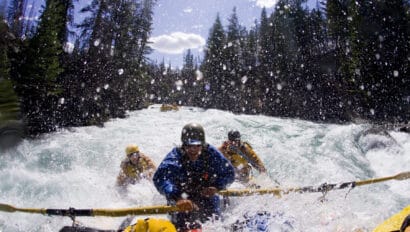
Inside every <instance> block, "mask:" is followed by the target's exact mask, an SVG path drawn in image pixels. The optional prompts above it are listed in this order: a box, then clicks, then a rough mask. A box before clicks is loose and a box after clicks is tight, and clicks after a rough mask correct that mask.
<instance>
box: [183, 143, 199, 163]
mask: <svg viewBox="0 0 410 232" xmlns="http://www.w3.org/2000/svg"><path fill="white" fill-rule="evenodd" d="M185 152H186V155H187V156H188V159H189V160H190V161H196V160H197V159H198V158H199V156H200V155H201V152H202V145H186V146H185Z"/></svg>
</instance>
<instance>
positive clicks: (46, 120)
mask: <svg viewBox="0 0 410 232" xmlns="http://www.w3.org/2000/svg"><path fill="white" fill-rule="evenodd" d="M305 3H306V1H302V0H280V1H279V2H278V4H277V6H276V7H275V9H274V10H273V11H272V13H270V14H269V13H268V12H267V11H266V10H265V9H263V10H262V11H261V16H260V19H259V20H256V21H255V26H254V27H252V28H250V29H247V28H245V27H243V26H242V25H240V24H239V19H238V17H237V14H236V10H235V9H233V11H232V14H231V16H230V17H229V19H228V25H226V26H224V25H222V23H221V20H220V18H219V16H217V17H216V19H215V22H214V24H213V26H212V28H210V31H209V37H208V40H207V44H206V49H205V52H204V56H203V59H202V60H200V59H199V58H195V57H194V56H193V55H192V53H191V51H189V50H188V51H187V53H186V54H185V55H184V58H183V59H184V65H183V67H182V68H181V69H176V70H174V69H171V65H170V64H164V62H162V63H160V64H158V63H153V62H150V61H149V60H148V58H147V55H148V54H149V53H150V52H151V50H150V47H149V41H148V39H149V37H150V33H151V30H152V28H151V27H152V18H153V17H155V16H154V15H153V7H155V4H156V1H155V0H121V1H118V0H93V1H90V3H89V5H87V6H85V7H84V8H83V9H82V10H81V11H82V12H83V13H86V14H85V15H87V17H86V18H85V19H84V20H83V21H82V22H81V23H79V24H77V25H75V24H74V20H73V17H74V15H73V9H74V4H75V1H72V0H71V1H69V0H46V1H45V2H44V8H43V10H42V11H41V17H40V19H39V21H38V22H36V23H33V22H31V21H25V20H21V19H22V16H24V14H27V13H29V14H33V13H32V12H27V9H26V8H25V7H26V4H27V2H26V1H24V0H14V1H11V2H10V4H9V5H7V6H6V5H3V6H0V12H2V14H1V15H0V16H1V18H2V20H1V22H0V32H1V33H0V48H1V50H0V74H1V76H0V90H1V92H0V119H1V120H3V121H4V120H11V119H22V120H23V121H24V122H25V124H26V125H27V132H28V133H29V134H38V133H43V132H49V131H54V130H56V129H57V128H59V127H66V126H80V125H102V124H103V122H105V121H106V120H108V119H109V118H113V117H125V116H126V112H127V110H136V109H140V108H143V107H146V106H147V105H149V104H151V103H177V104H180V105H191V106H200V107H204V108H218V109H223V110H230V111H233V112H236V113H248V114H265V115H271V116H282V117H297V118H301V119H307V120H315V121H325V122H348V121H352V120H356V119H364V120H369V121H373V122H379V123H380V122H403V121H406V120H408V119H409V118H410V103H409V102H410V76H409V73H408V72H409V62H410V53H409V49H410V11H409V9H410V4H409V1H404V0H385V1H383V0H369V1H350V0H328V1H325V2H323V3H321V4H318V6H317V7H316V8H315V9H313V10H309V9H306V8H305V7H304V6H305ZM6 19H7V20H6ZM74 30H75V31H80V32H81V33H80V35H79V36H78V37H74V35H75V33H74V32H73V31H74ZM69 38H74V41H75V43H74V47H69V46H68V45H69V44H68V43H66V41H67V40H68V39H69Z"/></svg>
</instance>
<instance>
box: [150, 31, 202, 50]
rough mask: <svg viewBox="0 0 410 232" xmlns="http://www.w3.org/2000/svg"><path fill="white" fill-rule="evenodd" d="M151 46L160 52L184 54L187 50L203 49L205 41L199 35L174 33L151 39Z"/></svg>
mask: <svg viewBox="0 0 410 232" xmlns="http://www.w3.org/2000/svg"><path fill="white" fill-rule="evenodd" d="M150 42H152V44H150V46H151V47H152V48H153V49H155V50H157V51H158V52H163V53H168V54H182V53H183V52H184V51H185V50H186V49H202V47H203V46H204V45H205V39H204V38H202V36H200V35H198V34H192V33H183V32H174V33H171V34H169V35H160V36H156V37H151V38H150Z"/></svg>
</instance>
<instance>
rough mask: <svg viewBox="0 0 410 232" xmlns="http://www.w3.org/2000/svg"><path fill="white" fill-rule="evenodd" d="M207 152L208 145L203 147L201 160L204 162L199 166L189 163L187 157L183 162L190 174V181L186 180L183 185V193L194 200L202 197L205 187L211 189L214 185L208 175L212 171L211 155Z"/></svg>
mask: <svg viewBox="0 0 410 232" xmlns="http://www.w3.org/2000/svg"><path fill="white" fill-rule="evenodd" d="M207 150H208V145H205V146H203V149H202V154H201V156H200V158H199V159H201V160H202V161H203V162H202V163H201V165H199V166H198V165H195V164H191V163H190V162H191V161H189V159H188V158H186V157H184V159H183V161H182V166H183V167H184V168H185V170H186V171H187V173H188V175H187V176H188V179H187V180H186V183H184V184H183V185H182V192H185V193H187V194H188V195H190V196H191V197H192V198H196V197H200V190H201V189H202V188H204V187H210V186H211V183H212V177H211V176H210V175H209V173H208V171H209V169H210V165H209V155H210V154H209V153H208V151H207ZM180 152H182V153H184V152H185V151H183V150H182V149H180ZM184 156H185V155H184Z"/></svg>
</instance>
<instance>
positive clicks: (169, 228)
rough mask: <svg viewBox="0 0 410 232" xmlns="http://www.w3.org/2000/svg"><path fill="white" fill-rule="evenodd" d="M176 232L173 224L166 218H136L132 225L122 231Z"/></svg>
mask: <svg viewBox="0 0 410 232" xmlns="http://www.w3.org/2000/svg"><path fill="white" fill-rule="evenodd" d="M148 231H149V232H176V231H177V230H176V229H175V226H174V225H173V224H172V223H171V222H170V221H169V220H166V219H161V218H160V219H156V218H147V219H138V222H137V223H136V224H134V225H130V226H128V227H127V228H125V230H124V232H148Z"/></svg>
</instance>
